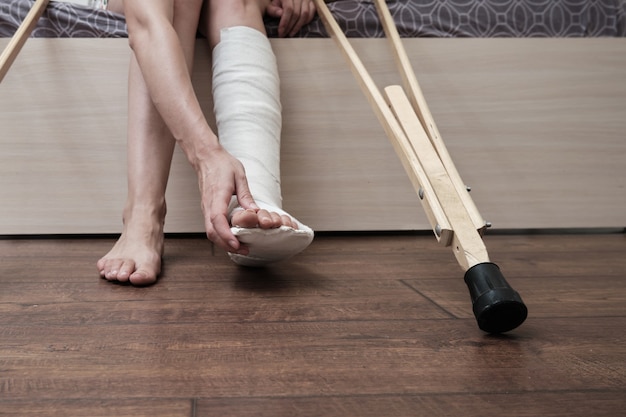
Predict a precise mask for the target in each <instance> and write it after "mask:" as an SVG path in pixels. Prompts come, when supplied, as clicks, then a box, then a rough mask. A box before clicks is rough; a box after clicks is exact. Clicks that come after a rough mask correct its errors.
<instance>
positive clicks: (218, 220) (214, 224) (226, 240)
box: [207, 215, 248, 255]
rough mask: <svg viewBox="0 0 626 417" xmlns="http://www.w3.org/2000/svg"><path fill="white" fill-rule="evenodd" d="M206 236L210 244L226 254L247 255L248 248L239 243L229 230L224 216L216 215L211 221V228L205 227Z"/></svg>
mask: <svg viewBox="0 0 626 417" xmlns="http://www.w3.org/2000/svg"><path fill="white" fill-rule="evenodd" d="M207 236H208V238H209V240H211V242H213V243H214V244H215V245H217V246H218V247H220V248H222V249H224V250H225V251H226V252H234V253H239V254H241V255H247V254H248V248H247V247H246V246H244V245H242V244H241V243H239V240H237V238H236V237H235V235H233V233H232V231H231V230H230V224H229V223H228V219H227V218H226V216H225V215H218V216H215V217H213V218H212V219H211V227H207Z"/></svg>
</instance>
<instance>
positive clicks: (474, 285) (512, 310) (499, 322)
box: [315, 0, 528, 333]
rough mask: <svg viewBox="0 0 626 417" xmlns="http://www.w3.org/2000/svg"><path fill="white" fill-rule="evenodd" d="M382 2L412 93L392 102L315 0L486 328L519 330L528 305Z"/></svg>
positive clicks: (395, 95)
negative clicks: (503, 266) (490, 246)
mask: <svg viewBox="0 0 626 417" xmlns="http://www.w3.org/2000/svg"><path fill="white" fill-rule="evenodd" d="M375 2H376V8H377V10H378V13H379V16H380V18H381V22H382V24H383V27H384V29H385V33H386V35H387V38H388V39H389V40H390V42H391V44H392V47H393V50H394V54H395V58H396V63H397V65H398V68H399V71H400V73H401V75H402V78H403V81H404V85H405V88H406V90H408V92H409V93H408V97H407V94H406V93H405V91H404V89H403V88H402V87H400V86H389V87H387V88H385V93H386V96H387V100H385V98H384V97H383V95H382V94H381V92H380V91H379V89H378V88H377V86H376V84H375V83H374V81H373V80H372V78H371V77H370V75H369V73H368V72H367V70H366V69H365V67H364V65H363V63H362V62H361V60H360V59H359V57H358V55H357V54H356V52H355V51H354V49H353V48H352V46H351V45H350V43H349V42H348V39H347V38H346V37H345V35H344V34H343V32H342V31H341V28H340V27H339V25H338V24H337V22H336V21H335V19H334V17H333V16H332V14H331V13H330V11H329V10H328V7H327V6H326V4H325V2H324V0H315V3H316V7H317V10H318V13H319V15H320V18H321V19H322V21H323V23H324V26H325V27H326V30H327V31H328V32H329V34H330V36H331V37H332V38H333V39H334V40H335V42H336V43H337V45H338V46H339V49H340V50H341V52H342V53H343V55H344V56H345V58H346V59H347V61H348V63H349V64H350V69H351V70H352V72H353V74H354V75H355V77H356V79H357V81H358V83H359V85H360V86H361V89H362V90H363V92H364V94H365V96H366V97H367V99H368V101H369V102H370V104H371V106H372V108H373V110H374V112H375V113H376V116H377V117H378V119H379V121H380V123H381V125H382V126H383V128H384V130H385V133H386V134H387V136H388V138H389V140H390V141H391V143H392V145H393V146H394V149H395V151H396V153H397V154H398V156H399V157H400V160H401V162H402V165H403V166H404V169H405V171H406V172H407V174H408V176H409V178H410V180H411V182H412V184H413V187H414V188H415V190H416V191H417V193H418V196H419V198H420V201H421V204H422V207H423V208H424V210H425V212H426V215H427V217H428V220H429V222H430V224H431V226H432V228H433V231H434V233H435V236H436V237H437V240H438V241H439V242H440V243H442V244H443V245H445V246H452V250H453V253H454V255H455V257H456V259H457V261H458V263H459V265H460V266H461V267H462V268H463V270H464V271H465V277H464V279H465V283H466V284H467V286H468V289H469V292H470V298H471V300H472V307H473V312H474V316H475V317H476V321H477V322H478V327H479V328H480V329H482V330H484V331H486V332H488V333H503V332H507V331H510V330H513V329H515V328H516V327H518V326H519V325H520V324H522V323H523V322H524V320H526V317H527V315H528V310H527V308H526V305H525V304H524V302H523V301H522V299H521V297H520V295H519V294H518V293H517V292H516V291H515V290H514V289H513V288H511V286H510V285H509V284H508V283H507V281H506V280H505V279H504V276H503V275H502V273H501V271H500V268H499V267H498V266H497V265H496V264H494V263H492V262H490V260H489V255H488V254H487V249H486V247H485V244H484V242H483V240H482V233H483V231H484V228H485V222H484V220H482V217H481V216H480V214H479V213H478V210H477V208H476V206H475V205H474V203H473V201H472V199H471V197H470V196H469V192H468V191H469V190H468V188H467V187H466V186H465V185H464V184H463V182H462V180H461V178H460V176H459V174H458V171H457V170H456V168H455V167H454V163H453V162H452V159H451V157H450V155H449V153H448V151H447V149H446V147H445V144H444V143H443V140H442V139H441V136H440V135H439V131H438V129H437V127H436V125H435V122H434V120H433V118H432V115H431V113H430V111H429V110H428V106H427V104H426V101H425V99H424V96H423V94H422V92H421V90H420V87H419V84H418V82H417V79H416V77H415V73H414V72H413V69H412V68H411V65H410V62H409V59H408V57H407V54H406V52H405V50H404V47H403V45H402V42H401V40H400V36H399V35H398V32H397V28H396V26H395V23H394V22H393V19H392V17H391V14H390V12H389V9H388V8H387V5H386V3H385V1H384V0H375Z"/></svg>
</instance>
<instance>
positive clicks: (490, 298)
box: [465, 262, 528, 333]
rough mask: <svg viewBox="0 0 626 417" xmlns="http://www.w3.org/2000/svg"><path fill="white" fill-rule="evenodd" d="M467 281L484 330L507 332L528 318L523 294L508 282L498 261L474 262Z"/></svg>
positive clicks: (474, 307) (468, 272)
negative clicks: (496, 262) (521, 295)
mask: <svg viewBox="0 0 626 417" xmlns="http://www.w3.org/2000/svg"><path fill="white" fill-rule="evenodd" d="M465 283H466V284H467V287H468V288H469V291H470V296H471V298H472V307H473V310H474V316H475V317H476V321H477V322H478V327H479V328H480V329H481V330H483V331H485V332H487V333H504V332H508V331H509V330H513V329H515V328H516V327H518V326H519V325H520V324H522V323H523V322H524V320H526V317H527V316H528V309H527V308H526V305H525V304H524V302H523V301H522V297H520V295H519V294H518V293H517V291H515V290H514V289H513V288H511V286H510V285H509V283H508V282H506V279H504V276H503V275H502V272H500V268H498V265H496V264H494V263H491V262H484V263H480V264H477V265H474V266H473V267H471V268H470V269H468V270H467V271H466V272H465Z"/></svg>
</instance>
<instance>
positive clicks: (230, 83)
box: [213, 26, 313, 266]
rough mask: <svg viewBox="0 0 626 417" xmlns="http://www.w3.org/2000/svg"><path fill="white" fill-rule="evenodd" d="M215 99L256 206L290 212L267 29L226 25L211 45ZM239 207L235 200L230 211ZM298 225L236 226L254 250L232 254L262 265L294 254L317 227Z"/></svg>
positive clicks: (226, 140)
mask: <svg viewBox="0 0 626 417" xmlns="http://www.w3.org/2000/svg"><path fill="white" fill-rule="evenodd" d="M213 102H214V111H215V120H216V123H217V131H218V136H219V138H220V142H221V144H222V146H223V147H224V148H225V149H226V150H227V151H228V152H229V153H230V154H231V155H233V156H234V157H236V158H237V159H238V160H239V161H240V162H241V163H242V164H243V166H244V168H245V170H246V177H247V180H248V186H249V187H250V192H251V193H252V196H253V197H254V199H255V201H256V203H257V205H259V206H260V207H261V208H264V209H267V210H268V211H274V212H278V213H281V214H287V213H285V212H284V211H282V194H281V188H280V135H281V128H282V117H281V104H280V80H279V78H278V68H277V65H276V57H275V56H274V52H273V50H272V46H271V44H270V41H269V39H268V38H267V37H266V36H265V35H264V34H263V33H261V32H259V31H258V30H256V29H252V28H249V27H245V26H235V27H230V28H226V29H222V31H221V32H220V42H219V43H218V44H217V46H216V47H215V48H214V49H213ZM235 203H236V201H235ZM235 208H236V204H231V210H230V212H231V213H232V210H233V209H235ZM289 216H290V217H292V216H291V215H289ZM292 218H293V217H292ZM294 220H295V221H296V222H297V220H296V219H294ZM298 225H299V229H298V230H294V229H292V228H289V227H281V228H279V229H269V230H263V229H258V228H248V229H246V228H240V227H233V228H232V229H231V230H232V231H233V233H234V234H235V236H237V238H238V239H239V240H240V241H241V242H242V243H245V244H246V245H247V246H248V247H249V248H250V253H249V255H247V256H242V255H234V254H231V258H232V259H233V260H234V261H235V262H237V263H239V264H242V265H249V266H260V265H265V264H267V263H271V262H276V261H279V260H282V259H286V258H288V257H291V256H293V255H295V254H297V253H299V252H301V251H302V250H304V249H305V248H306V247H307V246H308V245H309V244H310V243H311V241H312V240H313V230H311V229H310V228H309V227H307V226H305V225H303V224H301V223H300V222H298Z"/></svg>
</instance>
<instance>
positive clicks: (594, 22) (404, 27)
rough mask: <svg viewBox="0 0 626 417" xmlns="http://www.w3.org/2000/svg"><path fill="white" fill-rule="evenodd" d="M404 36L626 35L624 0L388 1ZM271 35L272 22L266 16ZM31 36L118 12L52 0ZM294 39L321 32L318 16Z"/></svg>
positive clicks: (358, 25) (3, 26)
mask: <svg viewBox="0 0 626 417" xmlns="http://www.w3.org/2000/svg"><path fill="white" fill-rule="evenodd" d="M33 3H34V0H2V4H0V37H10V36H12V35H13V33H15V30H16V29H17V27H18V26H19V24H20V22H21V21H22V20H23V19H24V17H25V16H26V14H27V13H28V10H29V9H30V7H31V6H32V4H33ZM388 5H389V9H390V11H391V13H392V15H393V17H394V20H395V22H396V25H397V27H398V31H399V33H400V35H401V36H403V37H616V36H620V37H621V36H626V0H550V1H546V0H438V1H433V0H390V1H388ZM328 6H329V9H330V10H331V12H332V13H333V15H334V16H335V17H336V19H337V21H338V23H339V25H340V26H341V27H342V28H343V30H344V32H345V33H346V35H347V36H348V37H360V38H375V37H382V36H384V34H383V30H382V27H381V25H380V23H379V21H378V18H377V14H376V8H375V6H374V3H373V2H372V1H368V0H336V1H331V2H329V5H328ZM265 24H266V28H267V32H268V35H269V36H270V37H275V36H276V34H277V28H278V21H277V20H276V19H271V18H267V19H266V20H265ZM32 36H34V37H61V38H63V37H82V38H85V37H94V38H99V37H109V38H110V37H113V38H114V37H126V36H127V33H126V24H125V20H124V17H123V16H120V15H118V14H115V13H111V12H108V11H106V10H98V9H94V8H89V7H84V6H78V5H75V4H70V3H62V2H51V3H50V5H49V6H48V8H47V9H46V12H45V13H44V15H43V16H42V18H41V19H40V21H39V23H38V26H37V28H36V29H35V30H34V31H33V34H32ZM297 36H298V37H326V36H327V34H326V31H325V29H324V27H323V24H322V22H321V21H320V20H319V18H316V19H315V20H313V21H312V22H311V23H310V24H309V25H307V26H306V27H304V28H303V29H302V30H301V31H300V33H299V34H298V35H297Z"/></svg>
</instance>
